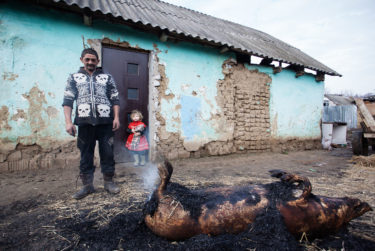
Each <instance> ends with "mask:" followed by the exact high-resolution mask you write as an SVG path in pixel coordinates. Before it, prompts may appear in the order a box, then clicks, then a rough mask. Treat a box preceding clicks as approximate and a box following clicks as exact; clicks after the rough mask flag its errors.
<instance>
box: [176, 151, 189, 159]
mask: <svg viewBox="0 0 375 251" xmlns="http://www.w3.org/2000/svg"><path fill="white" fill-rule="evenodd" d="M178 158H180V159H187V158H190V152H188V151H185V150H179V151H178Z"/></svg>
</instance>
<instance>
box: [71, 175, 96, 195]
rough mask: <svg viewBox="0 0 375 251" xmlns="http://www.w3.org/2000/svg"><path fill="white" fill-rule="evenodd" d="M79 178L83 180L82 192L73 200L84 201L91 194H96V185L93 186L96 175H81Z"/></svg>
mask: <svg viewBox="0 0 375 251" xmlns="http://www.w3.org/2000/svg"><path fill="white" fill-rule="evenodd" d="M79 176H80V178H81V180H82V184H83V187H82V188H81V190H79V191H78V192H77V193H75V194H74V195H73V199H76V200H80V199H83V198H85V197H86V196H87V195H89V194H90V193H93V192H95V189H94V185H93V181H94V174H93V173H91V174H80V175H79Z"/></svg>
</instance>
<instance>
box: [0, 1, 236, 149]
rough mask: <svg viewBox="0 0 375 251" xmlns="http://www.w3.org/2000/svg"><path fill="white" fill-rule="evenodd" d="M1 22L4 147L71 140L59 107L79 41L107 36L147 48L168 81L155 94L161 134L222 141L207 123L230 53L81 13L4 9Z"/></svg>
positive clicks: (74, 67) (76, 61)
mask: <svg viewBox="0 0 375 251" xmlns="http://www.w3.org/2000/svg"><path fill="white" fill-rule="evenodd" d="M0 20H1V23H0V41H1V48H0V53H1V55H3V56H2V57H1V58H0V69H1V73H0V74H1V76H2V77H1V80H0V81H1V82H0V85H1V87H2V90H1V92H0V107H3V108H4V109H5V110H6V111H5V110H4V112H3V114H4V116H3V117H4V118H5V120H6V121H7V124H4V126H2V128H1V131H0V138H1V139H2V140H3V142H5V141H7V142H8V143H9V144H11V145H15V144H16V143H22V144H34V143H37V144H40V145H43V142H45V144H49V143H50V140H69V139H71V137H70V136H68V135H67V134H66V133H65V128H64V115H63V110H62V107H61V103H62V95H63V91H64V88H65V81H66V79H67V77H68V74H69V73H73V72H75V71H76V70H77V69H78V67H79V66H80V65H81V63H80V61H79V56H80V52H81V50H82V49H83V38H82V37H84V39H85V42H87V39H102V38H104V37H106V38H109V39H111V40H113V41H126V42H128V43H129V44H130V46H133V47H139V48H142V49H145V50H150V51H154V52H155V54H156V55H157V57H158V59H159V63H160V64H163V65H165V69H166V70H165V71H166V72H165V73H166V77H167V78H168V89H167V90H166V93H162V94H161V95H167V96H168V95H169V94H170V95H171V96H170V97H172V98H168V99H161V104H160V108H161V109H160V113H161V114H162V115H163V117H164V118H165V121H166V129H167V131H168V132H181V136H182V137H183V138H185V139H186V140H187V141H189V140H190V141H191V140H197V139H199V140H200V141H202V140H204V141H209V140H217V139H220V138H222V136H221V135H222V134H221V132H220V131H217V130H215V127H216V125H217V124H218V121H215V120H212V119H211V118H212V115H213V114H216V113H217V112H218V111H219V110H220V108H219V107H218V106H217V104H216V100H215V96H216V93H217V90H216V82H217V80H218V79H221V78H223V74H222V72H221V65H222V63H223V61H224V60H225V59H227V58H228V57H229V54H219V53H218V51H217V50H215V49H210V48H206V47H203V46H200V45H194V44H190V43H184V42H180V43H173V42H167V43H162V42H159V41H158V37H157V36H155V35H152V34H147V33H142V32H138V31H135V30H133V29H131V28H127V27H124V26H121V25H114V24H108V23H106V22H104V21H96V20H94V22H93V26H92V27H87V26H84V25H83V23H82V17H81V16H76V15H73V14H67V13H64V15H61V13H59V12H56V11H53V10H46V9H41V8H38V7H36V8H34V7H33V8H27V9H26V8H22V7H20V5H16V4H14V5H3V8H2V9H1V10H0ZM181 66H183V67H181ZM19 113H22V114H24V116H23V117H21V116H17V114H19ZM12 118H13V119H12Z"/></svg>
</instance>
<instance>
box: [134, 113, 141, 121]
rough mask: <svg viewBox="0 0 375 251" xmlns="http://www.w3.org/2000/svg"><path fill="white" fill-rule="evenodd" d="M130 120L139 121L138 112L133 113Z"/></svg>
mask: <svg viewBox="0 0 375 251" xmlns="http://www.w3.org/2000/svg"><path fill="white" fill-rule="evenodd" d="M132 120H133V121H139V120H140V117H139V114H134V115H133V116H132Z"/></svg>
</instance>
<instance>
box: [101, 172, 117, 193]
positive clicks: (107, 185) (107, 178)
mask: <svg viewBox="0 0 375 251" xmlns="http://www.w3.org/2000/svg"><path fill="white" fill-rule="evenodd" d="M112 177H113V174H105V173H103V179H104V189H105V190H107V192H109V193H112V194H116V193H119V192H120V188H118V186H117V185H116V184H115V182H113V179H112Z"/></svg>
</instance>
